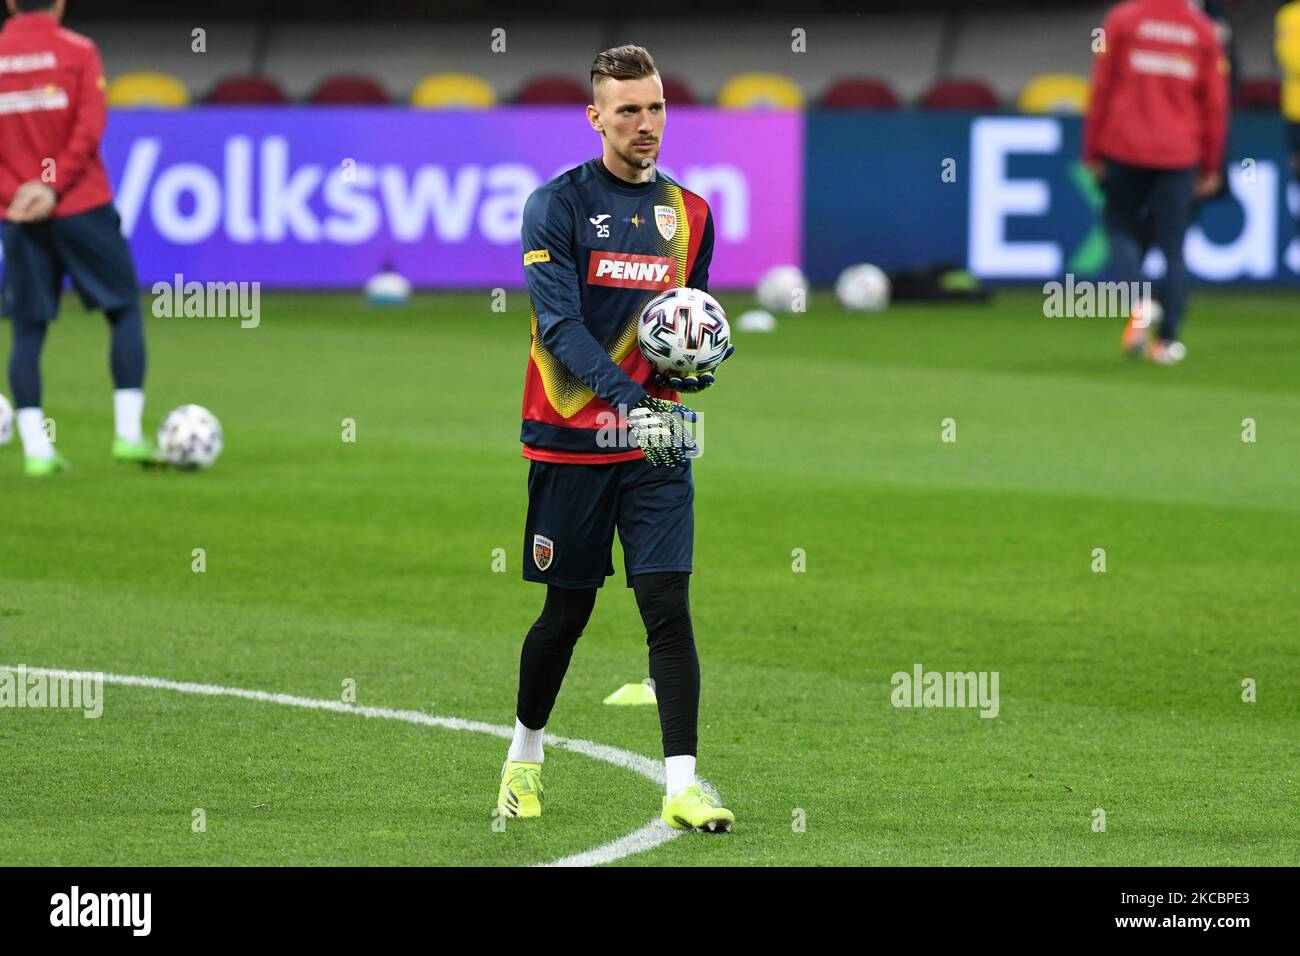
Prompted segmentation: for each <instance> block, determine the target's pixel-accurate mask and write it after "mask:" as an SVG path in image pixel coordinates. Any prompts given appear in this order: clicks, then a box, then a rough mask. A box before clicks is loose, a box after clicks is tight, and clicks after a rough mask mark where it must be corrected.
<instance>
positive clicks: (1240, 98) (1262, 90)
mask: <svg viewBox="0 0 1300 956" xmlns="http://www.w3.org/2000/svg"><path fill="white" fill-rule="evenodd" d="M1281 106H1282V84H1281V83H1279V82H1278V81H1277V80H1273V79H1268V78H1263V79H1257V80H1242V81H1241V83H1240V84H1238V86H1237V95H1236V96H1235V97H1233V101H1232V108H1233V109H1236V110H1271V111H1273V112H1277V111H1278V110H1279V109H1281Z"/></svg>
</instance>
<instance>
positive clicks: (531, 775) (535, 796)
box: [497, 760, 542, 817]
mask: <svg viewBox="0 0 1300 956" xmlns="http://www.w3.org/2000/svg"><path fill="white" fill-rule="evenodd" d="M497 809H498V810H499V811H501V815H502V816H506V817H540V816H541V815H542V765H541V764H539V763H524V762H523V761H522V760H507V761H506V762H505V766H503V767H502V768H501V789H500V791H498V793H497Z"/></svg>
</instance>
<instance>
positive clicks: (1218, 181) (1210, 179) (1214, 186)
mask: <svg viewBox="0 0 1300 956" xmlns="http://www.w3.org/2000/svg"><path fill="white" fill-rule="evenodd" d="M1222 185H1223V176H1221V175H1220V174H1219V171H1218V170H1217V169H1216V170H1215V171H1214V172H1212V173H1203V174H1202V175H1200V176H1198V177H1197V178H1196V190H1195V195H1196V198H1197V199H1208V198H1209V197H1210V196H1213V195H1214V194H1215V193H1217V192H1218V191H1219V188H1220V187H1221V186H1222Z"/></svg>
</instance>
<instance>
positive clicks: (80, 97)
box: [50, 47, 108, 196]
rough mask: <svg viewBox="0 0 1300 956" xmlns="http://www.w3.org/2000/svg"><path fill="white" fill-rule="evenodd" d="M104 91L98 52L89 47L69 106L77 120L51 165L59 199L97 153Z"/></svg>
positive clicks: (105, 111)
mask: <svg viewBox="0 0 1300 956" xmlns="http://www.w3.org/2000/svg"><path fill="white" fill-rule="evenodd" d="M104 87H105V83H104V66H103V64H102V63H101V62H100V58H99V51H97V50H95V49H94V48H93V47H92V48H91V49H90V52H89V54H88V56H87V57H86V62H85V63H84V64H82V67H81V71H80V73H79V75H78V78H77V88H76V90H75V91H73V101H72V103H73V108H74V109H75V110H76V116H75V117H74V119H73V121H72V134H71V135H70V136H69V137H68V142H67V145H66V146H64V147H63V150H62V152H60V153H59V155H58V156H56V157H55V161H54V180H53V182H51V183H50V185H51V186H53V187H54V188H55V189H56V190H57V191H58V193H59V195H60V196H63V195H66V194H67V192H68V190H69V189H70V188H71V187H72V186H73V185H74V184H75V183H76V182H77V180H79V179H80V178H81V177H82V175H83V174H84V173H85V172H86V169H87V167H88V166H89V164H90V162H91V160H93V159H94V158H95V156H96V155H98V153H99V142H100V140H101V139H103V136H104V127H105V125H107V122H108V103H107V101H106V100H105V98H104Z"/></svg>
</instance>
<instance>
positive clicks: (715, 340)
mask: <svg viewBox="0 0 1300 956" xmlns="http://www.w3.org/2000/svg"><path fill="white" fill-rule="evenodd" d="M636 338H637V344H638V345H640V347H641V354H642V355H644V356H645V357H646V361H648V362H649V363H650V364H651V365H653V366H654V367H655V369H656V371H659V372H663V373H664V374H666V375H675V376H677V377H679V378H685V377H686V376H688V375H699V374H700V373H702V372H711V371H713V369H715V368H717V367H718V365H720V364H721V363H722V360H723V359H724V358H726V355H727V350H728V349H729V348H730V347H731V325H730V324H729V323H728V322H727V313H726V312H724V311H723V310H722V306H720V305H719V304H718V300H717V299H715V298H713V296H711V295H709V294H708V293H707V292H701V291H700V290H699V289H669V290H668V291H667V292H663V293H661V294H659V295H657V296H655V297H654V298H653V299H651V300H650V302H649V303H648V304H647V305H646V307H645V308H644V309H642V310H641V318H640V320H639V321H638V322H637V326H636Z"/></svg>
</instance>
